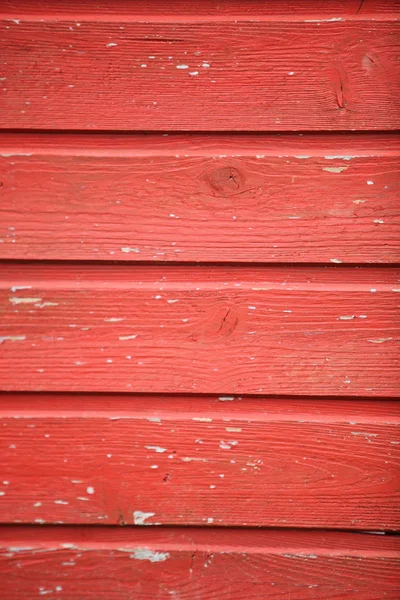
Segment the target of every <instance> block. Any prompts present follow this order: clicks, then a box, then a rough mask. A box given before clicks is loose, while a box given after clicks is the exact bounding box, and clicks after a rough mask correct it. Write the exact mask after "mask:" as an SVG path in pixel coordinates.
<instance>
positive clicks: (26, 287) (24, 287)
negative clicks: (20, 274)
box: [10, 285, 32, 292]
mask: <svg viewBox="0 0 400 600" xmlns="http://www.w3.org/2000/svg"><path fill="white" fill-rule="evenodd" d="M10 289H11V291H12V292H19V291H20V290H31V289H32V286H31V285H13V286H12V288H10Z"/></svg>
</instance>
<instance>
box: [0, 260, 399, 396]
mask: <svg viewBox="0 0 400 600" xmlns="http://www.w3.org/2000/svg"><path fill="white" fill-rule="evenodd" d="M399 276H400V274H399V272H398V270H396V269H382V268H373V267H368V268H343V267H334V266H331V267H328V268H314V269H312V270H310V269H309V268H307V267H297V268H294V267H287V268H285V269H284V270H283V271H282V269H281V268H278V267H276V268H274V267H269V268H260V267H258V268H256V267H246V268H240V267H214V268H212V267H184V266H182V267H175V266H170V267H162V266H152V267H146V266H143V265H142V266H111V265H110V266H104V265H97V266H96V265H92V266H82V267H78V266H76V265H74V266H69V265H65V266H64V267H63V268H62V269H60V267H59V265H51V264H49V265H44V266H40V265H35V264H32V265H29V264H26V265H24V266H23V265H18V264H14V265H8V266H4V267H3V269H2V271H1V273H0V305H1V310H2V314H1V321H0V326H1V340H2V344H1V346H0V353H1V358H0V387H1V389H3V390H9V391H12V390H15V391H28V390H31V391H44V390H49V391H103V392H107V391H125V392H157V393H158V392H160V393H168V392H198V393H217V394H218V393H222V394H225V393H255V394H266V393H267V394H278V393H279V394H314V395H327V394H335V395H345V396H360V395H361V396H387V397H391V396H396V395H398V392H399V369H398V363H399V343H398V341H399V331H398V325H399V323H398V303H399V296H398V292H399V289H400V282H399Z"/></svg>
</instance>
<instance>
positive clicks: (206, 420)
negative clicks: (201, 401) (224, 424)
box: [192, 417, 212, 423]
mask: <svg viewBox="0 0 400 600" xmlns="http://www.w3.org/2000/svg"><path fill="white" fill-rule="evenodd" d="M192 421H201V422H202V423H211V422H212V419H209V418H208V417H193V418H192Z"/></svg>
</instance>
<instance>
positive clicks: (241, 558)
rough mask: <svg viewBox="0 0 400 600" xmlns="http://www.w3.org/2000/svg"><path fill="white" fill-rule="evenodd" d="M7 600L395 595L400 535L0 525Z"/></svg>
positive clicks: (361, 598)
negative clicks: (103, 529)
mask: <svg viewBox="0 0 400 600" xmlns="http://www.w3.org/2000/svg"><path fill="white" fill-rule="evenodd" d="M0 534H1V536H0V538H1V542H0V544H1V546H0V548H1V553H0V569H1V573H2V577H1V580H0V591H2V593H3V597H4V598H7V600H31V599H32V598H36V597H40V596H41V595H46V594H49V596H50V597H51V598H60V599H61V600H131V598H140V600H154V599H157V600H167V599H168V600H169V599H170V598H177V599H178V598H179V599H180V600H192V599H194V598H201V599H202V600H203V599H204V600H214V599H216V598H218V600H242V599H243V598H246V600H247V599H249V600H256V599H257V600H259V599H260V598H268V600H289V599H293V600H333V599H335V600H354V598H357V600H382V599H384V598H385V599H389V598H390V599H392V600H397V599H398V597H399V591H400V588H399V579H398V573H399V557H400V554H399V538H392V537H387V536H379V535H360V534H351V533H334V532H331V533H327V534H319V533H315V532H306V533H305V532H278V531H273V530H272V531H248V530H242V531H238V530H229V529H228V530H222V531H221V530H217V531H216V530H214V531H207V530H199V529H190V530H186V531H182V530H179V529H169V530H164V531H162V530H161V531H160V530H158V531H157V530H156V529H155V528H151V529H146V528H144V529H143V528H142V529H140V528H129V529H128V528H126V529H125V530H122V531H121V530H118V529H117V530H116V529H113V528H110V529H108V530H107V536H106V537H105V536H104V533H103V531H101V530H100V531H99V529H98V528H90V529H87V528H73V527H63V528H57V527H55V528H34V527H33V528H32V527H30V528H23V527H21V528H1V529H0Z"/></svg>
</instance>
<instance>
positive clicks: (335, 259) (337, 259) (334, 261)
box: [330, 258, 343, 264]
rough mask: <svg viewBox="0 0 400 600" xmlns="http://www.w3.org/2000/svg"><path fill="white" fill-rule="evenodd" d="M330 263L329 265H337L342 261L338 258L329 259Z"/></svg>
mask: <svg viewBox="0 0 400 600" xmlns="http://www.w3.org/2000/svg"><path fill="white" fill-rule="evenodd" d="M330 261H331V263H337V264H339V263H341V262H343V261H342V260H340V258H331V259H330Z"/></svg>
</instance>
